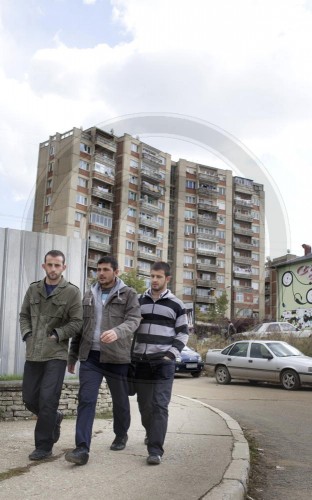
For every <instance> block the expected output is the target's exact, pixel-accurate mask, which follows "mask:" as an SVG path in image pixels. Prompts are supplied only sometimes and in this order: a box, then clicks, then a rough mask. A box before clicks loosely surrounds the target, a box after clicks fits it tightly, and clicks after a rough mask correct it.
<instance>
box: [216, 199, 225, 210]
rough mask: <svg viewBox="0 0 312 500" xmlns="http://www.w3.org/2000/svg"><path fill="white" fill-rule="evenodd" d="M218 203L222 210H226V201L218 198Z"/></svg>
mask: <svg viewBox="0 0 312 500" xmlns="http://www.w3.org/2000/svg"><path fill="white" fill-rule="evenodd" d="M217 204H218V207H219V208H220V210H225V202H224V201H222V200H218V202H217Z"/></svg>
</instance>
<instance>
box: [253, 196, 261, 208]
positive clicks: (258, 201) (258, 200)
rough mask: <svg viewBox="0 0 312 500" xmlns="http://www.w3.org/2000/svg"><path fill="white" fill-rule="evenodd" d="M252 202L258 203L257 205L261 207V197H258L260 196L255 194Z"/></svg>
mask: <svg viewBox="0 0 312 500" xmlns="http://www.w3.org/2000/svg"><path fill="white" fill-rule="evenodd" d="M252 203H253V204H254V205H256V207H259V206H260V199H259V198H258V196H253V197H252Z"/></svg>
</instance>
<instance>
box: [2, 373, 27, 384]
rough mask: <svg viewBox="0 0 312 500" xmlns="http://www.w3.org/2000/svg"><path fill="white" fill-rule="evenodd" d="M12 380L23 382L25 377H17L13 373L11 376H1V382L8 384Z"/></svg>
mask: <svg viewBox="0 0 312 500" xmlns="http://www.w3.org/2000/svg"><path fill="white" fill-rule="evenodd" d="M12 380H23V375H15V374H14V373H12V374H11V375H0V382H7V381H12Z"/></svg>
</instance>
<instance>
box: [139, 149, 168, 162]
mask: <svg viewBox="0 0 312 500" xmlns="http://www.w3.org/2000/svg"><path fill="white" fill-rule="evenodd" d="M142 158H144V160H145V161H148V162H149V163H151V164H152V165H162V164H163V160H162V159H161V158H160V157H158V156H157V155H154V154H153V153H149V152H148V151H146V150H144V149H143V152H142Z"/></svg>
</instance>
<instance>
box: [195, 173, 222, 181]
mask: <svg viewBox="0 0 312 500" xmlns="http://www.w3.org/2000/svg"><path fill="white" fill-rule="evenodd" d="M198 179H199V180H200V181H206V182H213V183H214V184H218V181H219V178H218V176H217V175H214V174H208V173H203V172H198Z"/></svg>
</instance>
